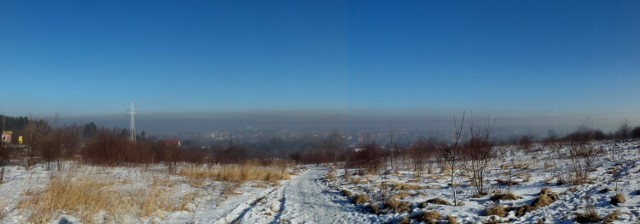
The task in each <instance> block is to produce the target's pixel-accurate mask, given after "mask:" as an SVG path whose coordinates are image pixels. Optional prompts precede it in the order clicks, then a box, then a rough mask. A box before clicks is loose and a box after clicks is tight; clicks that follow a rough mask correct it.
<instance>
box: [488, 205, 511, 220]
mask: <svg viewBox="0 0 640 224" xmlns="http://www.w3.org/2000/svg"><path fill="white" fill-rule="evenodd" d="M484 215H485V216H492V215H495V216H499V217H504V216H506V215H507V210H506V209H504V207H502V206H500V205H496V204H494V205H492V206H490V207H488V208H486V209H485V210H484Z"/></svg>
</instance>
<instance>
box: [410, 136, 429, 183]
mask: <svg viewBox="0 0 640 224" xmlns="http://www.w3.org/2000/svg"><path fill="white" fill-rule="evenodd" d="M434 150H435V144H434V143H433V142H432V141H428V140H425V139H422V138H421V139H418V140H417V141H416V142H415V143H413V145H411V147H409V151H408V153H409V155H411V161H413V170H414V171H415V175H416V176H422V171H423V170H424V167H425V164H426V163H427V162H428V161H429V159H430V158H431V157H432V156H433V153H434Z"/></svg>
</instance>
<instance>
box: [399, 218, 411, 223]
mask: <svg viewBox="0 0 640 224" xmlns="http://www.w3.org/2000/svg"><path fill="white" fill-rule="evenodd" d="M410 223H411V219H409V216H403V217H402V219H400V220H399V221H398V224H410Z"/></svg>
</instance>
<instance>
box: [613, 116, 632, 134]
mask: <svg viewBox="0 0 640 224" xmlns="http://www.w3.org/2000/svg"><path fill="white" fill-rule="evenodd" d="M616 136H617V137H618V138H619V139H627V138H629V137H630V136H631V125H630V123H629V121H628V120H627V119H624V120H622V122H621V123H620V126H618V130H617V131H616Z"/></svg>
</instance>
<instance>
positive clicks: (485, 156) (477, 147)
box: [462, 124, 494, 195]
mask: <svg viewBox="0 0 640 224" xmlns="http://www.w3.org/2000/svg"><path fill="white" fill-rule="evenodd" d="M491 130H492V128H491V127H490V126H487V127H480V126H476V125H474V124H470V125H469V136H470V137H469V140H468V141H467V142H466V143H465V144H464V146H463V147H462V149H463V150H462V156H463V158H464V159H465V160H466V162H467V163H466V164H465V167H464V168H465V169H466V170H467V171H468V172H470V173H471V177H470V182H471V185H472V186H473V187H474V188H475V190H476V193H477V194H480V195H484V194H486V192H485V189H484V180H485V178H484V177H485V174H486V172H487V168H488V166H489V163H490V162H491V159H493V158H494V152H493V142H491Z"/></svg>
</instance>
